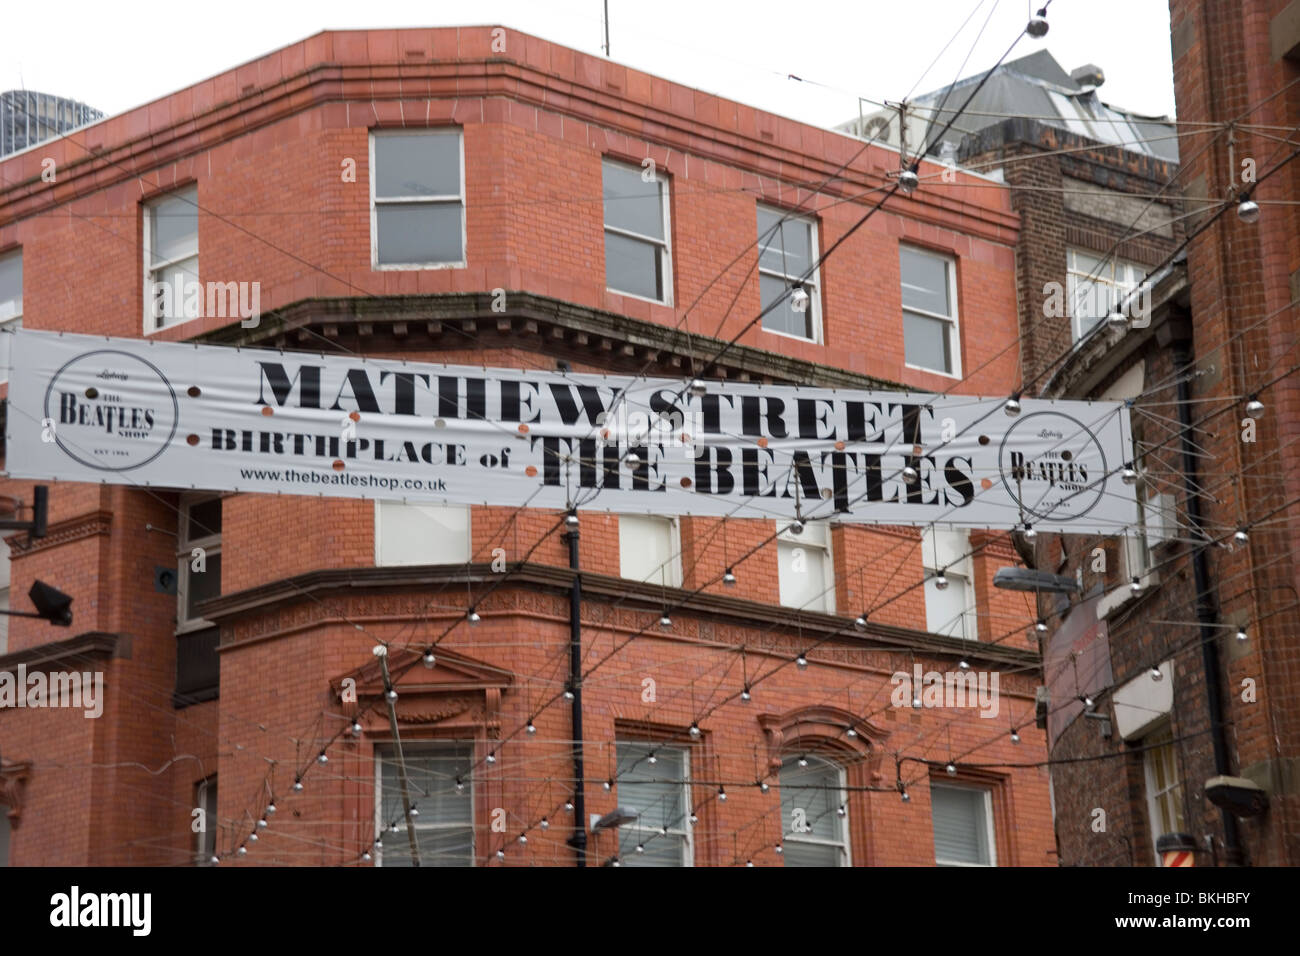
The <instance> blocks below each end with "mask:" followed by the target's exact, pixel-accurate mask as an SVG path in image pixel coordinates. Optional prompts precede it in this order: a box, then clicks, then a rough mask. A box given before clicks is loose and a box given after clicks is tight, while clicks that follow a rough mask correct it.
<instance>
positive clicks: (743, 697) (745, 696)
mask: <svg viewBox="0 0 1300 956" xmlns="http://www.w3.org/2000/svg"><path fill="white" fill-rule="evenodd" d="M751 696H752V695H751V694H750V693H749V685H748V684H746V685H745V689H744V690H742V691H741V692H740V699H741V700H743V701H746V702H748V701H749V700H750V699H751Z"/></svg>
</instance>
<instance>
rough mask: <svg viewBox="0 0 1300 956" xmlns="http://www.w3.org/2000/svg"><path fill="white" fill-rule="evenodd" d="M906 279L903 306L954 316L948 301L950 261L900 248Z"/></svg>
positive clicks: (901, 262) (903, 272)
mask: <svg viewBox="0 0 1300 956" xmlns="http://www.w3.org/2000/svg"><path fill="white" fill-rule="evenodd" d="M899 264H900V266H901V270H902V278H903V306H904V308H913V309H924V310H925V311H926V312H934V313H937V314H938V315H952V311H951V309H950V303H949V301H948V261H947V260H946V259H940V258H939V257H938V256H928V255H925V254H924V253H921V252H917V251H915V250H914V249H908V248H907V247H906V246H902V247H900V248H899Z"/></svg>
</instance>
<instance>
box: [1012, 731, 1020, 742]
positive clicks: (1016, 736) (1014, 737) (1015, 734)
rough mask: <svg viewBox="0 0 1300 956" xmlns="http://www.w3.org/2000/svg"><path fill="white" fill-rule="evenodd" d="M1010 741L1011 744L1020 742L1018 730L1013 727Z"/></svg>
mask: <svg viewBox="0 0 1300 956" xmlns="http://www.w3.org/2000/svg"><path fill="white" fill-rule="evenodd" d="M1011 742H1012V743H1013V744H1018V743H1020V731H1019V730H1017V729H1016V728H1014V727H1012V728H1011Z"/></svg>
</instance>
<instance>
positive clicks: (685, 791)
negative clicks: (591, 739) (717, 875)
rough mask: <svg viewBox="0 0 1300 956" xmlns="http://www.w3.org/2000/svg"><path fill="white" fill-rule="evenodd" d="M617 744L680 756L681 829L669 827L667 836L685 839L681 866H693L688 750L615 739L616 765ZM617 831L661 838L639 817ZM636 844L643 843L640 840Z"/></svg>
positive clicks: (616, 758) (689, 754)
mask: <svg viewBox="0 0 1300 956" xmlns="http://www.w3.org/2000/svg"><path fill="white" fill-rule="evenodd" d="M619 744H622V745H623V746H626V747H645V748H646V749H647V750H651V751H654V753H655V754H662V753H664V752H665V751H672V752H673V753H679V754H681V755H682V783H681V787H682V809H683V811H684V816H683V817H682V821H681V829H675V828H673V827H669V828H668V834H669V835H670V836H675V837H681V836H684V837H686V839H685V840H683V841H682V854H683V858H682V866H683V867H692V866H694V865H695V828H694V827H692V826H691V823H690V816H691V814H692V813H693V812H694V809H693V807H692V804H691V751H690V748H689V747H674V746H670V745H665V744H663V743H662V742H661V741H656V740H640V739H627V738H618V737H616V738H615V740H614V759H615V762H616V763H617V760H618V746H619ZM614 785H615V787H617V786H618V781H617V780H616V781H615V782H614ZM619 829H620V830H621V831H622V832H624V833H628V834H636V835H638V836H640V835H645V836H647V837H650V838H651V839H653V838H654V837H657V836H662V834H661V833H660V831H659V830H657V829H655V828H654V827H643V826H641V821H640V818H639V817H638V818H637V819H636V820H635V821H633V822H632V823H628V824H625V825H624V826H622V827H620V828H619ZM638 842H640V843H644V842H645V841H644V840H640V841H638ZM615 846H617V844H615Z"/></svg>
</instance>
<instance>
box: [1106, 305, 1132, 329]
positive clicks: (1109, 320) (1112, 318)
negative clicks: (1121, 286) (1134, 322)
mask: <svg viewBox="0 0 1300 956" xmlns="http://www.w3.org/2000/svg"><path fill="white" fill-rule="evenodd" d="M1106 324H1107V325H1108V326H1110V327H1111V328H1112V329H1115V330H1116V331H1119V330H1121V329H1127V328H1128V316H1127V315H1125V314H1124V312H1123V310H1121V309H1120V307H1119V306H1118V305H1117V306H1115V308H1113V309H1111V310H1110V313H1109V314H1108V315H1107V316H1106Z"/></svg>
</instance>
